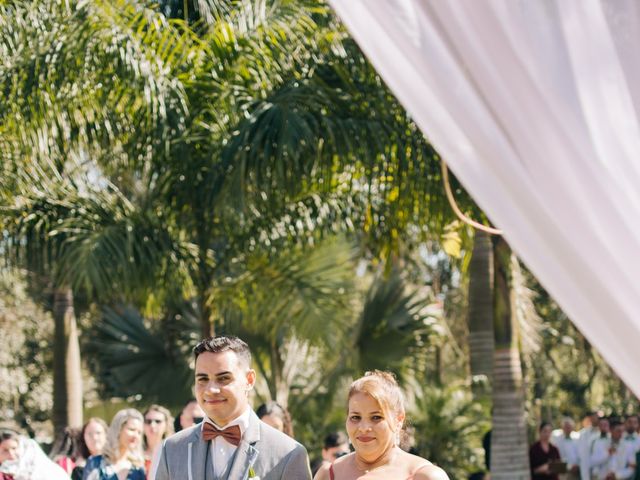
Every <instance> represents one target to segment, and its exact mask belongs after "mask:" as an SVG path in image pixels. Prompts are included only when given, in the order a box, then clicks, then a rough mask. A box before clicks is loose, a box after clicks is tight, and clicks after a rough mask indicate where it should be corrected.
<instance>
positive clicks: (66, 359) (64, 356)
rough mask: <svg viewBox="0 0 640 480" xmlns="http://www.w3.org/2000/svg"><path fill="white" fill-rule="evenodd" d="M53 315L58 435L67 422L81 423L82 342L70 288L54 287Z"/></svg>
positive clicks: (75, 425)
mask: <svg viewBox="0 0 640 480" xmlns="http://www.w3.org/2000/svg"><path fill="white" fill-rule="evenodd" d="M53 318H54V322H55V330H54V345H53V425H54V430H55V436H56V438H58V436H59V434H60V433H61V432H62V431H63V430H64V428H65V427H66V426H71V427H81V426H82V371H81V366H80V345H79V341H78V327H77V324H76V316H75V312H74V309H73V292H72V290H71V289H70V288H68V287H64V288H58V289H56V290H55V292H54V300H53Z"/></svg>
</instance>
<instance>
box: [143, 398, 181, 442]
mask: <svg viewBox="0 0 640 480" xmlns="http://www.w3.org/2000/svg"><path fill="white" fill-rule="evenodd" d="M149 412H158V413H161V414H162V415H163V416H164V421H165V425H166V427H165V429H164V433H163V434H162V439H163V440H164V439H165V438H167V437H168V436H170V435H173V434H174V433H175V432H174V431H173V417H172V416H171V412H170V411H169V410H168V409H166V408H164V407H163V406H162V405H156V404H153V405H149V407H147V409H146V410H145V411H144V413H143V414H142V418H143V419H146V418H147V413H149ZM142 437H143V440H144V447H145V448H146V447H147V436H146V435H142Z"/></svg>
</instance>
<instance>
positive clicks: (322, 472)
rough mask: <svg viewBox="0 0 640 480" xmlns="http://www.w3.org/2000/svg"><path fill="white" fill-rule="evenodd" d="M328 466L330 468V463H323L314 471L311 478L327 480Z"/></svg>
mask: <svg viewBox="0 0 640 480" xmlns="http://www.w3.org/2000/svg"><path fill="white" fill-rule="evenodd" d="M329 468H331V464H330V463H325V464H323V465H322V466H321V467H320V468H319V469H318V471H317V472H316V474H315V476H314V477H313V480H329V478H330V476H329Z"/></svg>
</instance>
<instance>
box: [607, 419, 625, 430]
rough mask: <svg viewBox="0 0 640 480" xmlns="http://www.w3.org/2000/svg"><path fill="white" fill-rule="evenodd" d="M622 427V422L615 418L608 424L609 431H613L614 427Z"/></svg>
mask: <svg viewBox="0 0 640 480" xmlns="http://www.w3.org/2000/svg"><path fill="white" fill-rule="evenodd" d="M622 425H623V424H622V422H621V421H620V420H618V419H617V418H614V419H612V420H611V421H610V422H609V428H610V429H611V430H613V429H614V428H616V427H621V426H622Z"/></svg>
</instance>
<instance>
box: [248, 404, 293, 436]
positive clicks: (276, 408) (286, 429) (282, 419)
mask: <svg viewBox="0 0 640 480" xmlns="http://www.w3.org/2000/svg"><path fill="white" fill-rule="evenodd" d="M256 415H258V418H259V419H260V420H262V421H263V422H264V423H266V424H267V425H270V426H272V427H273V428H275V429H276V430H279V431H281V432H282V433H286V434H287V435H289V436H290V437H291V438H293V424H292V422H291V415H289V412H288V411H287V409H286V408H284V407H283V406H281V405H280V404H279V403H277V402H267V403H263V404H262V405H260V406H259V407H258V409H257V410H256Z"/></svg>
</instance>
